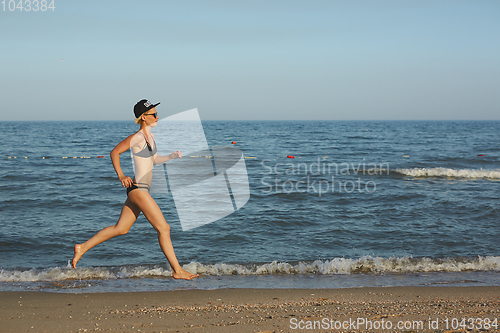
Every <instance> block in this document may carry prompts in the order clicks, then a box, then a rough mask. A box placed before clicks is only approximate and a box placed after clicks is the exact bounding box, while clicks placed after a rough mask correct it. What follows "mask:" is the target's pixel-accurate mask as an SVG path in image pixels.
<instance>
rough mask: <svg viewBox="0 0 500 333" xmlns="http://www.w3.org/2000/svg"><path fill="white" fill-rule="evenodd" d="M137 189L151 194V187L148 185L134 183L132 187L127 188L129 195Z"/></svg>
mask: <svg viewBox="0 0 500 333" xmlns="http://www.w3.org/2000/svg"><path fill="white" fill-rule="evenodd" d="M136 189H141V190H143V191H144V190H146V191H148V192H149V185H147V184H136V183H132V186H130V187H127V195H128V194H129V193H130V191H133V190H136Z"/></svg>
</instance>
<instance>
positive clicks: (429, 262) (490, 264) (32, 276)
mask: <svg viewBox="0 0 500 333" xmlns="http://www.w3.org/2000/svg"><path fill="white" fill-rule="evenodd" d="M184 269H186V270H188V271H190V272H193V273H198V274H202V275H203V274H204V275H211V276H223V275H280V274H281V275H293V274H312V275H348V274H383V273H417V272H464V271H500V257H498V256H486V257H477V258H444V259H432V258H412V257H392V258H382V257H371V256H366V257H361V258H359V259H346V258H335V259H333V260H324V261H322V260H316V261H313V262H298V263H295V264H291V263H287V262H278V261H273V262H271V263H265V264H247V265H241V264H225V263H218V264H201V263H197V262H191V263H189V264H186V265H184ZM171 276H172V271H171V270H170V269H169V268H166V267H158V266H121V267H88V268H77V269H72V268H71V267H70V266H69V265H68V266H67V267H54V268H47V269H35V268H33V269H29V270H3V269H2V270H0V282H38V281H65V280H109V279H127V278H135V279H137V278H161V277H171Z"/></svg>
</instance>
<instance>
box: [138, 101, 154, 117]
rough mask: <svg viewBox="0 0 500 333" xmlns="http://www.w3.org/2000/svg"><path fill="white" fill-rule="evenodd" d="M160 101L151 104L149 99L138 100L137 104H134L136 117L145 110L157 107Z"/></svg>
mask: <svg viewBox="0 0 500 333" xmlns="http://www.w3.org/2000/svg"><path fill="white" fill-rule="evenodd" d="M158 104H160V103H159V102H158V103H156V104H151V102H150V101H148V100H147V99H143V100H140V101H139V102H137V104H136V105H135V106H134V114H135V117H136V118H139V117H140V116H141V115H142V114H143V113H144V112H147V111H149V110H151V109H152V108H154V107H156V106H157V105H158Z"/></svg>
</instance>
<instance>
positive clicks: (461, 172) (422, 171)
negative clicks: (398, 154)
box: [394, 168, 500, 179]
mask: <svg viewBox="0 0 500 333" xmlns="http://www.w3.org/2000/svg"><path fill="white" fill-rule="evenodd" d="M394 171H395V172H397V173H400V174H402V175H405V176H411V177H452V178H468V179H477V178H487V179H500V170H483V169H449V168H412V169H395V170H394Z"/></svg>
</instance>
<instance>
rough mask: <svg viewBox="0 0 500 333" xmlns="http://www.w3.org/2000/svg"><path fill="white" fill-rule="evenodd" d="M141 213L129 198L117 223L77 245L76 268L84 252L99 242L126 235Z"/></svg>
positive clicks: (74, 264)
mask: <svg viewBox="0 0 500 333" xmlns="http://www.w3.org/2000/svg"><path fill="white" fill-rule="evenodd" d="M132 192H133V191H132ZM138 192H140V191H138ZM140 213H141V211H140V209H139V207H137V206H136V205H135V204H133V203H132V201H130V199H128V198H127V201H125V204H124V205H123V208H122V213H121V214H120V218H119V219H118V222H117V223H116V224H115V225H111V226H109V227H106V228H104V229H102V230H101V231H99V232H98V233H97V234H95V235H94V236H93V237H92V238H90V239H89V240H88V241H86V242H85V243H83V244H76V245H75V254H74V256H73V262H72V266H73V268H76V263H77V262H78V260H80V258H81V257H82V256H83V254H84V253H85V252H87V251H88V250H90V249H91V248H93V247H94V246H96V245H97V244H100V243H102V242H104V241H107V240H108V239H110V238H113V237H115V236H118V235H125V234H126V233H127V232H128V231H129V230H130V227H131V226H132V224H134V222H135V220H137V217H138V216H139V214H140Z"/></svg>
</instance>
